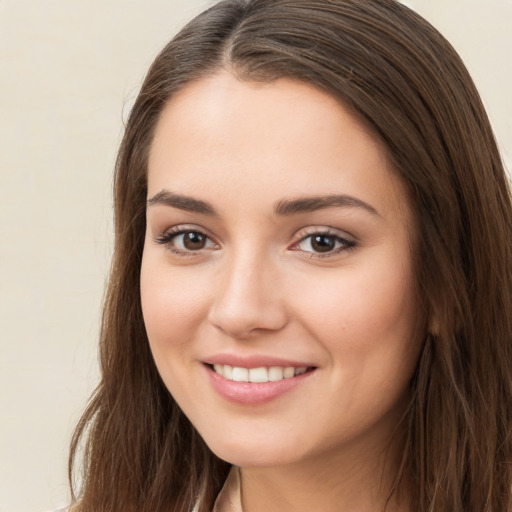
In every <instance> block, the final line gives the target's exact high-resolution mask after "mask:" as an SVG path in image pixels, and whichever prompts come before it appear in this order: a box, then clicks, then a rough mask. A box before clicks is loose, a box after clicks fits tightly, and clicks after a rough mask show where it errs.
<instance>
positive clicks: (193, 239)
mask: <svg viewBox="0 0 512 512" xmlns="http://www.w3.org/2000/svg"><path fill="white" fill-rule="evenodd" d="M205 243H206V237H205V236H204V235H202V234H201V233H196V232H194V231H189V232H188V233H185V236H184V238H183V245H184V246H185V247H186V248H187V249H191V250H194V249H195V250H197V249H202V248H203V247H204V246H205Z"/></svg>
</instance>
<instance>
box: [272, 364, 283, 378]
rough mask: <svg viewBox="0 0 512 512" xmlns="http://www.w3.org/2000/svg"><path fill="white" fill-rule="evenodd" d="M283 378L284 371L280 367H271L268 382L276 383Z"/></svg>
mask: <svg viewBox="0 0 512 512" xmlns="http://www.w3.org/2000/svg"><path fill="white" fill-rule="evenodd" d="M282 378H283V369H282V368H280V367H279V366H271V367H270V368H269V369H268V380H269V381H271V382H275V381H276V380H281V379H282Z"/></svg>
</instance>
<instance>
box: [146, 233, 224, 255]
mask: <svg viewBox="0 0 512 512" xmlns="http://www.w3.org/2000/svg"><path fill="white" fill-rule="evenodd" d="M155 241H156V242H157V243H158V244H160V245H165V246H166V247H167V248H168V249H169V250H170V251H171V252H173V253H175V254H182V255H185V254H191V253H193V252H200V251H202V250H203V249H204V250H209V249H218V246H217V244H215V243H214V242H213V240H212V239H211V238H210V237H209V236H208V235H206V234H205V233H202V232H201V231H194V230H191V229H183V230H179V231H174V232H173V231H169V232H167V233H164V234H163V235H162V236H159V237H157V238H156V239H155Z"/></svg>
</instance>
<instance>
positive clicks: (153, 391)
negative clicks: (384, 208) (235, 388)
mask: <svg viewBox="0 0 512 512" xmlns="http://www.w3.org/2000/svg"><path fill="white" fill-rule="evenodd" d="M222 68H227V69H230V70H232V72H233V73H236V74H237V75H238V76H239V77H240V78H241V79H244V80H252V81H272V80H275V79H277V78H280V77H292V78H296V79H299V80H302V81H306V82H308V83H311V84H313V85H315V86H316V87H319V88H321V89H322V90H324V91H326V92H328V93H329V94H331V95H332V96H334V97H336V98H338V99H339V100H340V101H342V102H343V104H344V105H345V106H346V107H348V108H350V109H351V110H352V111H353V112H354V113H355V115H357V116H359V118H360V119H362V120H363V121H364V122H365V123H366V125H367V126H368V127H369V129H371V130H372V131H373V132H374V133H375V134H376V135H377V136H378V137H379V138H380V139H381V140H382V142H383V144H384V146H385V148H386V150H387V153H388V156H389V159H390V161H391V162H392V165H393V168H394V170H395V171H396V173H397V174H398V175H399V176H400V177H401V179H402V181H403V182H404V184H405V186H406V187H407V190H408V193H409V198H410V202H411V206H412V210H413V211H414V214H415V222H416V229H415V232H416V233H417V235H416V237H415V242H414V265H415V273H416V283H417V288H418V294H419V296H420V300H421V302H422V306H423V310H424V312H425V315H426V318H427V319H428V322H427V323H428V326H429V327H428V329H426V332H425V343H424V348H423V351H422V354H421V356H420V360H419V362H418V367H417V370H416V373H415V376H414V379H413V381H412V382H411V388H412V393H411V395H412V401H411V404H410V406H409V409H408V411H407V415H406V417H405V418H404V424H405V426H406V428H404V429H403V430H404V432H405V434H404V439H403V444H404V451H403V457H402V463H401V466H400V468H399V471H398V474H397V478H396V484H395V487H394V489H392V491H397V492H398V491H400V487H401V482H402V477H403V476H404V475H407V477H408V478H412V483H413V489H414V496H413V500H414V502H413V505H414V510H415V511H420V512H427V511H431V512H433V511H443V512H444V511H448V510H449V511H450V512H456V511H460V512H462V511H464V512H491V511H493V512H498V511H500V512H504V511H511V510H512V504H511V503H512V279H511V277H512V246H511V244H512V214H511V212H512V209H511V202H510V194H509V188H508V183H507V180H506V176H505V173H504V169H503V165H502V163H501V160H500V156H499V153H498V150H497V147H496V143H495V140H494V137H493V134H492V131H491V128H490V125H489V121H488V119H487V116H486V113H485V111H484V108H483V106H482V103H481V100H480V98H479V95H478V93H477V91H476V89H475V87H474V85H473V82H472V80H471V78H470V77H469V75H468V73H467V71H466V69H465V67H464V65H463V64H462V62H461V60H460V59H459V57H458V55H457V54H456V52H455V51H454V50H453V48H452V47H451V46H450V44H449V43H448V42H447V41H446V40H445V39H444V38H443V37H442V36H441V35H440V34H439V33H438V32H437V31H436V30H435V29H434V28H433V27H432V26H430V25H429V24H428V23H427V22H426V21H425V20H423V19H422V18H421V17H420V16H418V15H417V14H415V13H414V12H412V11H411V10H409V9H407V8H406V7H404V6H403V5H401V4H399V3H398V2H395V1H393V0H365V1H361V0H225V1H222V2H219V3H217V4H216V5H214V6H213V7H212V8H210V9H209V10H207V11H205V12H204V13H202V14H201V15H199V16H198V17H197V18H195V19H194V20H193V21H192V22H190V23H189V24H188V25H187V26H186V27H185V28H184V29H183V30H182V31H181V32H180V33H179V34H178V35H177V36H176V37H175V38H174V39H173V40H172V41H171V42H170V43H169V44H168V45H167V46H166V47H165V48H164V50H163V51H162V52H161V53H160V55H159V56H158V57H157V58H156V60H155V62H154V63H153V65H152V66H151V68H150V70H149V72H148V74H147V77H146V79H145V81H144V84H143V86H142V89H141V92H140V94H139V96H138V99H137V101H136V103H135V105H134V107H133V110H132V112H131V115H130V117H129V120H128V123H127V126H126V131H125V135H124V139H123V141H122V144H121V148H120V150H119V155H118V159H117V165H116V173H115V184H114V212H115V248H114V249H115V250H114V257H113V263H112V270H111V274H110V280H109V284H108V289H107V295H106V299H105V306H104V313H103V324H102V332H101V344H100V364H101V376H102V377H101V382H100V384H99V386H98V388H97V390H96V392H95V393H94V395H93V397H92V399H91V401H90V404H89V406H88V408H87V410H86V411H85V413H84V415H83V416H82V419H81V420H80V422H79V424H78V426H77V429H76V431H75V434H74V437H73V440H72V445H71V455H70V480H71V481H73V466H74V463H75V461H76V458H77V453H78V452H79V451H80V450H79V449H80V447H82V448H83V453H81V454H82V456H83V474H82V485H81V488H80V491H79V492H78V493H77V494H78V495H77V496H75V495H73V498H74V499H76V510H78V511H80V512H86V511H91V512H92V511H94V512H98V511H102V512H106V511H119V512H120V511H123V512H159V511H164V510H166V511H169V510H172V511H178V512H185V511H186V512H189V511H190V510H191V509H192V507H193V505H194V503H196V502H198V501H199V502H200V510H201V511H208V510H211V507H212V504H213V501H214V499H215V496H216V494H217V493H218V491H219V489H220V487H221V486H222V483H223V481H224V479H225V477H226V474H227V471H228V470H229V465H228V464H227V463H226V462H224V461H221V460H219V459H218V458H217V457H216V456H215V455H213V454H212V453H211V451H210V450H209V449H208V448H207V447H206V445H205V443H204V442H203V440H202V439H201V438H200V437H199V436H198V434H197V433H196V431H195V430H194V428H193V427H192V425H191V424H190V423H189V421H188V420H187V418H186V417H185V416H184V415H183V413H182V412H181V411H180V409H179V408H178V406H177V405H176V403H175V402H174V400H173V398H172V396H171V395H170V394H169V392H168V391H167V389H166V388H165V387H164V385H163V384H162V381H161V380H160V377H159V375H158V373H157V370H156V368H155V364H154V362H153V359H152V356H151V353H150V349H149V346H148V340H147V336H146V332H145V329H144V323H143V319H142V313H141V305H140V295H139V272H140V264H141V257H142V249H143V239H144V232H145V205H146V192H147V190H146V172H147V157H148V150H149V147H150V144H151V141H152V137H153V132H154V129H155V125H156V123H157V120H158V118H159V114H160V112H161V111H162V109H163V107H164V105H165V103H166V101H167V100H168V99H169V98H170V97H171V96H172V95H173V94H175V93H176V92H177V91H179V90H180V89H181V88H183V87H185V86H186V85H187V84H189V83H190V82H192V81H194V80H198V79H200V78H201V77H203V76H206V75H209V74H211V73H214V72H216V71H218V70H219V69H222Z"/></svg>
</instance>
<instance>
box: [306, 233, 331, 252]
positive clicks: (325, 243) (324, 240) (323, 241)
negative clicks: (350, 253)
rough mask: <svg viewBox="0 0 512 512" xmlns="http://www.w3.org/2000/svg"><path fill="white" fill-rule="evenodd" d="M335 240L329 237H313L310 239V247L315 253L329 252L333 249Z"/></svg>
mask: <svg viewBox="0 0 512 512" xmlns="http://www.w3.org/2000/svg"><path fill="white" fill-rule="evenodd" d="M335 243H336V242H335V240H334V238H333V237H331V236H329V235H315V236H314V237H313V238H312V239H311V247H312V248H313V249H314V250H315V251H316V252H329V251H332V250H333V249H334V245H335Z"/></svg>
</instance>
